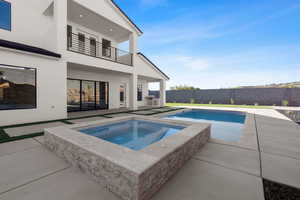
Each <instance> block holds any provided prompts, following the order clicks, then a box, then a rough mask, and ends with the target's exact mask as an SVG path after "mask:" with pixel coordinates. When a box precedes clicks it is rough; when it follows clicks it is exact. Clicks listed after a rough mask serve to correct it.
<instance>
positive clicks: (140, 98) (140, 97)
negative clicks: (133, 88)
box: [137, 84, 143, 101]
mask: <svg viewBox="0 0 300 200" xmlns="http://www.w3.org/2000/svg"><path fill="white" fill-rule="evenodd" d="M137 100H138V101H143V85H142V84H138V86H137Z"/></svg>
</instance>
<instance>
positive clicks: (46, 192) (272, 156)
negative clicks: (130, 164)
mask: <svg viewBox="0 0 300 200" xmlns="http://www.w3.org/2000/svg"><path fill="white" fill-rule="evenodd" d="M261 112H262V111H260V112H259V114H258V113H256V114H255V115H254V118H255V122H256V123H255V127H256V129H253V130H254V131H255V134H256V135H257V141H256V142H257V143H258V148H257V149H250V148H244V147H241V146H236V145H233V144H224V143H222V144H221V143H218V142H216V141H215V140H211V141H210V142H209V143H208V144H207V145H206V146H205V147H204V148H203V149H202V150H201V151H200V152H198V153H197V154H196V155H195V156H194V157H193V158H192V159H191V160H190V161H189V162H188V163H187V164H186V165H185V166H184V167H183V168H182V169H181V170H180V171H179V172H178V173H177V174H176V175H175V176H174V177H173V178H172V179H171V180H170V181H169V182H168V183H167V184H166V185H165V186H164V187H163V189H162V190H161V191H160V192H159V193H157V194H156V195H155V196H154V197H153V198H152V199H153V200H169V199H172V200H182V199H186V200H199V199H205V200H235V199H237V200H240V199H243V200H254V199H255V200H263V199H266V200H269V199H270V198H269V197H268V199H267V197H265V195H264V187H263V180H264V179H267V180H269V181H273V182H277V183H281V184H283V185H287V186H291V187H293V188H298V189H296V191H299V188H300V168H299V166H300V156H299V155H300V137H299V136H300V129H299V125H297V124H296V123H294V122H292V121H290V120H287V119H286V118H285V117H284V116H281V114H280V113H279V114H277V113H276V111H275V112H274V113H275V114H274V116H273V117H270V115H271V113H272V112H273V111H269V112H267V113H266V116H263V115H260V114H261ZM91 119H92V118H91ZM97 119H98V118H97ZM97 119H96V120H97ZM0 172H1V179H0V199H1V200H2V199H3V200H15V199H22V200H39V199H45V200H48V199H49V200H53V199H60V200H77V199H78V200H82V199H85V200H96V199H97V200H99V199H100V200H101V199H102V200H119V199H118V198H117V197H116V196H114V195H113V194H112V193H110V192H108V191H106V190H105V189H103V188H101V187H100V186H98V185H97V184H96V183H95V182H94V181H92V180H91V179H90V178H88V177H87V176H86V175H84V174H83V173H82V172H80V171H79V170H78V169H75V168H73V167H71V166H70V165H69V164H68V163H66V162H65V161H63V160H61V159H60V158H58V157H56V156H55V155H54V154H53V153H51V152H50V151H48V150H47V149H46V148H44V147H43V137H36V138H34V139H25V140H21V141H15V142H10V143H4V144H0ZM296 195H299V193H297V194H296ZM296 197H298V196H296Z"/></svg>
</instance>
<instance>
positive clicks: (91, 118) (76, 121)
mask: <svg viewBox="0 0 300 200" xmlns="http://www.w3.org/2000/svg"><path fill="white" fill-rule="evenodd" d="M102 119H107V118H106V117H89V118H82V119H73V120H68V122H71V123H74V124H77V123H82V122H89V121H97V120H102Z"/></svg>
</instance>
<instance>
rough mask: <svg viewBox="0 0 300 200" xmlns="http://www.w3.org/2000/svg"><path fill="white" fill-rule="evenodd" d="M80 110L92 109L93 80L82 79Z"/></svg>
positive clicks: (93, 100)
mask: <svg viewBox="0 0 300 200" xmlns="http://www.w3.org/2000/svg"><path fill="white" fill-rule="evenodd" d="M81 87H82V90H81V110H94V109H95V106H96V103H95V81H82V86H81Z"/></svg>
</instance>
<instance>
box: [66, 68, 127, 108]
mask: <svg viewBox="0 0 300 200" xmlns="http://www.w3.org/2000/svg"><path fill="white" fill-rule="evenodd" d="M67 74H68V78H73V79H82V80H92V81H104V82H108V83H109V108H110V109H114V108H120V85H121V84H126V86H127V91H126V99H127V107H128V106H129V104H128V99H129V90H130V88H128V87H129V76H128V75H126V74H123V75H117V74H111V73H109V72H97V71H91V70H90V71H88V70H79V69H73V68H70V67H69V68H68V72H67Z"/></svg>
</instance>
